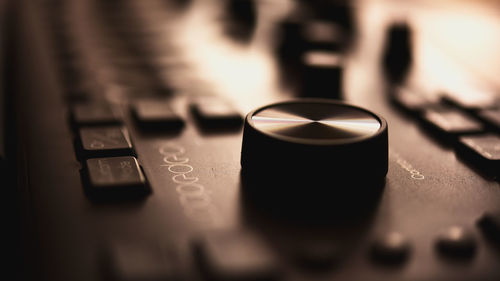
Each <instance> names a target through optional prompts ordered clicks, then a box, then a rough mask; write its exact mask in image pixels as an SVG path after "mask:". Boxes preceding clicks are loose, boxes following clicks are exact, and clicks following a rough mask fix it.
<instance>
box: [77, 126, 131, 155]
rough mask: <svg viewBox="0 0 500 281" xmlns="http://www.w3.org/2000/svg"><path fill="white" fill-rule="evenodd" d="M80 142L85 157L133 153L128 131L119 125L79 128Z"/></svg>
mask: <svg viewBox="0 0 500 281" xmlns="http://www.w3.org/2000/svg"><path fill="white" fill-rule="evenodd" d="M80 142H81V149H82V154H83V156H86V157H99V156H122V155H133V150H132V144H131V142H130V139H129V135H128V132H127V130H126V129H125V128H123V127H120V126H110V127H86V128H81V129H80Z"/></svg>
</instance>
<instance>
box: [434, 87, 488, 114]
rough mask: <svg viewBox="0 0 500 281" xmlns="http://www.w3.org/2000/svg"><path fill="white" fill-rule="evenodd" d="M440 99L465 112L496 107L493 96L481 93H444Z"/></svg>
mask: <svg viewBox="0 0 500 281" xmlns="http://www.w3.org/2000/svg"><path fill="white" fill-rule="evenodd" d="M442 99H443V100H444V101H445V102H448V103H451V104H453V105H455V106H458V107H460V108H462V109H465V110H478V109H486V108H494V107H496V106H497V105H498V103H497V98H496V95H495V94H492V93H488V92H483V91H474V92H473V91H464V92H445V93H443V94H442Z"/></svg>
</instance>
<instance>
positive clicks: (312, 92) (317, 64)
mask: <svg viewBox="0 0 500 281" xmlns="http://www.w3.org/2000/svg"><path fill="white" fill-rule="evenodd" d="M342 73H343V58H342V56H341V55H340V54H338V53H335V52H328V51H308V52H305V53H304V54H303V55H302V68H301V74H302V75H301V77H300V81H301V82H300V83H301V84H300V90H299V94H300V96H302V97H311V98H331V99H341V98H342V81H343V78H342V77H343V75H342Z"/></svg>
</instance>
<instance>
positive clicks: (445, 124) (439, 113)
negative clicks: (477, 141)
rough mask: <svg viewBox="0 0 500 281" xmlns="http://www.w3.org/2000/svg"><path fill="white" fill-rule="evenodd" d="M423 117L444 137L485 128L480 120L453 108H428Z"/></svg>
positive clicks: (477, 131)
mask: <svg viewBox="0 0 500 281" xmlns="http://www.w3.org/2000/svg"><path fill="white" fill-rule="evenodd" d="M423 119H424V121H425V122H427V124H428V125H429V126H430V127H431V128H432V129H434V130H435V131H436V132H437V133H439V134H442V135H443V136H444V137H456V136H457V135H462V134H473V133H480V132H482V131H483V129H484V128H483V125H482V124H481V123H480V122H478V121H476V120H474V119H472V118H471V117H469V116H467V115H465V113H462V112H461V111H459V110H456V109H453V108H443V109H439V110H435V109H430V110H426V111H425V112H424V115H423Z"/></svg>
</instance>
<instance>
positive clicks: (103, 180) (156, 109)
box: [71, 97, 242, 196]
mask: <svg viewBox="0 0 500 281" xmlns="http://www.w3.org/2000/svg"><path fill="white" fill-rule="evenodd" d="M130 108H131V113H132V115H133V116H134V118H135V120H136V122H137V124H138V125H139V127H140V128H141V129H144V130H156V131H169V130H172V129H178V128H181V127H182V126H184V120H183V119H182V118H181V117H180V116H179V115H178V114H177V113H175V112H174V111H173V110H172V108H171V107H170V104H169V103H168V102H167V101H165V100H158V99H143V100H137V101H134V102H133V103H132V104H131V105H130ZM190 109H191V111H192V113H193V115H194V116H196V119H197V120H198V121H199V123H200V124H201V125H202V126H203V127H205V128H214V127H217V128H220V127H224V128H228V127H229V128H233V127H237V128H239V127H240V125H241V123H242V117H241V115H240V114H239V113H238V112H237V111H236V110H235V109H234V108H233V107H232V106H231V105H230V104H229V103H228V102H226V101H224V100H222V99H219V98H215V97H210V98H208V97H205V98H199V99H196V100H195V101H194V102H193V103H191V105H190ZM71 122H72V124H73V127H74V129H75V130H76V131H77V132H78V142H77V143H78V146H77V150H78V151H77V154H78V157H79V159H82V161H85V176H86V179H87V181H88V182H87V184H88V186H89V187H90V190H91V192H90V193H92V194H99V195H100V196H101V195H104V194H112V195H116V194H120V195H125V194H133V193H135V194H137V193H140V194H144V193H146V192H147V190H148V187H147V184H146V180H145V177H144V174H143V172H142V171H141V168H140V166H139V165H138V163H137V159H136V158H135V157H134V156H135V151H134V149H133V145H132V141H131V139H130V135H129V133H128V130H127V129H126V128H125V127H124V126H123V120H122V117H121V115H120V114H119V113H118V111H117V109H116V108H114V107H113V106H111V105H110V104H106V103H99V104H89V103H83V104H76V105H74V106H73V107H72V110H71ZM132 191H133V192H132Z"/></svg>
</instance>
